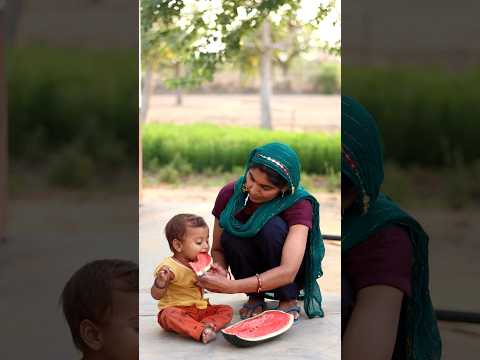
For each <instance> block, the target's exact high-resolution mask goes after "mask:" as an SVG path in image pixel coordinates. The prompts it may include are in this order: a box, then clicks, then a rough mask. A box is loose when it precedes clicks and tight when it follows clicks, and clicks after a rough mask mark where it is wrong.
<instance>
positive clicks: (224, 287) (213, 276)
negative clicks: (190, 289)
mask: <svg viewBox="0 0 480 360" xmlns="http://www.w3.org/2000/svg"><path fill="white" fill-rule="evenodd" d="M224 271H225V270H224ZM197 286H199V287H201V288H204V289H207V290H208V291H212V292H217V293H225V294H233V293H235V291H234V289H233V280H229V279H227V278H226V277H225V276H224V275H220V274H219V273H218V272H214V271H209V272H207V273H206V274H205V275H203V276H201V277H199V278H198V281H197Z"/></svg>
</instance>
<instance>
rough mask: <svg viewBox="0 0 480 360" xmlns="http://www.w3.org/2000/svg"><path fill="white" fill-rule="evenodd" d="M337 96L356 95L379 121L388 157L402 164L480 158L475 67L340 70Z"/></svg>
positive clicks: (478, 76)
mask: <svg viewBox="0 0 480 360" xmlns="http://www.w3.org/2000/svg"><path fill="white" fill-rule="evenodd" d="M342 72H343V80H342V94H344V95H349V96H352V97H354V98H356V99H357V100H358V101H360V103H362V104H363V105H364V106H365V107H366V108H367V109H368V110H369V111H370V112H371V113H372V115H374V117H375V119H376V120H377V122H378V125H379V128H380V132H381V134H382V139H383V142H384V148H385V151H384V153H385V157H386V159H387V160H391V161H394V162H397V163H398V164H400V165H402V166H409V165H412V164H420V165H427V166H448V165H449V164H451V163H452V161H453V160H452V158H453V157H455V156H458V155H460V156H461V157H462V159H463V161H465V163H466V164H470V163H471V162H473V161H475V160H476V159H478V158H480V147H479V146H478V139H479V138H480V131H479V129H480V128H479V126H478V119H479V118H480V102H479V101H478V91H477V90H476V89H477V88H478V83H479V82H480V70H479V69H478V68H471V69H468V70H465V71H456V72H454V71H446V70H445V69H435V68H429V69H423V68H390V69H386V68H348V67H346V68H345V67H344V68H343V69H342Z"/></svg>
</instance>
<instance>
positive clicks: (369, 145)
mask: <svg viewBox="0 0 480 360" xmlns="http://www.w3.org/2000/svg"><path fill="white" fill-rule="evenodd" d="M342 173H343V174H345V175H346V176H348V178H349V179H350V180H351V181H352V182H353V184H354V185H355V187H356V189H357V192H358V193H359V194H360V196H359V197H358V199H357V202H356V204H355V205H354V207H355V209H353V210H352V211H347V212H346V213H345V214H344V215H343V216H342V255H345V254H347V253H348V252H349V250H350V249H352V248H353V247H355V246H356V245H358V244H360V243H362V242H363V241H365V240H367V239H368V238H369V237H370V236H371V235H373V234H374V233H376V232H377V231H378V230H380V229H381V228H384V227H386V226H388V225H391V224H397V225H400V226H403V227H404V228H405V229H406V230H407V231H408V234H409V237H410V240H411V242H412V248H413V268H412V296H411V297H409V298H408V299H407V303H406V304H407V305H406V306H407V309H406V312H405V315H404V316H403V317H402V318H401V319H400V324H399V332H398V335H397V337H398V339H399V340H400V344H402V346H404V350H405V353H406V354H407V358H408V359H429V360H430V359H431V360H434V359H440V356H441V340H440V334H439V331H438V326H437V320H436V317H435V312H434V309H433V306H432V302H431V297H430V291H429V275H428V235H427V234H426V233H425V231H424V230H423V229H422V227H421V226H420V225H419V224H418V222H417V221H415V219H413V218H412V217H411V216H410V215H408V214H407V213H406V212H405V211H403V210H402V209H400V208H399V207H398V206H397V205H396V204H395V203H394V202H393V201H392V200H391V199H390V198H388V197H387V196H386V195H385V194H383V193H381V192H380V186H381V184H382V182H383V155H382V149H381V142H380V136H379V132H378V129H377V127H376V124H375V121H374V119H373V118H372V116H371V115H370V114H369V113H368V112H367V110H366V109H365V108H363V107H362V106H361V105H360V104H358V103H357V102H356V101H355V100H353V99H351V98H348V97H342ZM358 209H359V210H360V211H357V210H358Z"/></svg>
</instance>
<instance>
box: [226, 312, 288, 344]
mask: <svg viewBox="0 0 480 360" xmlns="http://www.w3.org/2000/svg"><path fill="white" fill-rule="evenodd" d="M293 320H294V319H293V315H292V314H287V313H285V312H283V311H279V310H269V311H265V312H263V313H261V314H259V315H256V316H254V317H251V318H249V319H246V320H243V321H240V322H238V323H236V324H234V325H231V326H229V327H227V328H225V329H223V330H222V333H223V335H224V336H225V338H226V339H227V340H228V341H230V342H231V343H232V344H234V345H238V346H251V345H255V344H257V343H261V342H265V341H268V340H271V339H273V338H275V337H277V336H279V335H281V334H283V333H284V332H286V331H287V330H288V329H290V328H291V326H292V324H293Z"/></svg>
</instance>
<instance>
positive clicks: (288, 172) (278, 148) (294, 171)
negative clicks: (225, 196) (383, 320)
mask: <svg viewBox="0 0 480 360" xmlns="http://www.w3.org/2000/svg"><path fill="white" fill-rule="evenodd" d="M250 164H259V165H264V166H266V167H268V168H270V169H272V170H274V171H275V172H276V173H278V174H280V175H281V176H282V177H283V178H284V179H285V180H286V181H287V182H288V186H289V189H290V192H289V193H288V194H285V195H284V196H279V197H277V198H275V199H273V200H271V201H269V202H267V203H264V204H262V205H261V206H260V207H259V208H257V209H256V210H255V213H254V214H253V215H252V216H251V217H250V218H249V219H248V221H247V222H246V223H242V222H240V221H238V220H237V219H236V218H235V215H236V214H237V213H238V211H240V210H241V209H242V208H243V207H244V206H245V200H246V196H247V193H245V192H243V191H242V187H243V184H244V183H245V176H246V172H247V171H248V167H249V165H250ZM300 172H301V169H300V161H299V159H298V156H297V154H296V153H295V151H293V149H291V148H290V147H289V146H288V145H285V144H281V143H271V144H267V145H264V146H261V147H258V148H256V149H254V150H253V151H252V152H251V153H250V156H249V158H248V160H247V163H246V171H245V176H242V177H240V179H238V181H237V182H236V183H235V190H234V193H233V196H232V197H231V198H230V200H229V201H228V203H227V206H226V207H225V209H224V210H223V212H222V213H221V215H220V226H221V227H222V228H223V229H224V230H225V231H228V232H229V233H231V234H232V235H234V236H238V237H242V238H249V237H253V236H255V235H256V234H257V233H258V232H259V231H260V230H261V229H262V228H263V226H264V225H265V224H266V223H267V221H268V220H270V219H271V218H272V217H274V216H276V215H278V214H279V213H281V212H282V211H284V210H286V209H288V208H289V207H291V206H292V205H293V204H295V203H296V202H297V201H299V200H301V199H306V200H308V201H310V203H311V204H312V208H313V216H312V228H311V229H310V231H309V232H308V240H307V249H306V252H305V285H304V309H305V312H306V314H307V315H308V317H310V318H312V317H322V316H323V315H324V314H323V310H322V296H321V293H320V288H319V286H318V283H317V278H319V277H320V276H322V274H323V272H322V268H321V262H322V259H323V256H324V254H325V247H324V244H323V239H322V235H321V233H320V226H319V204H318V201H317V200H316V199H315V198H314V197H313V196H312V195H310V194H309V193H308V192H307V191H305V189H304V188H303V187H302V186H301V185H300Z"/></svg>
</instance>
